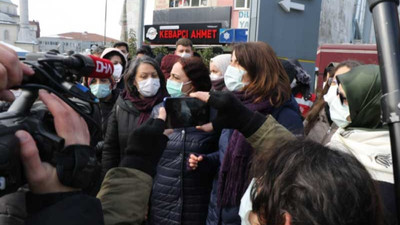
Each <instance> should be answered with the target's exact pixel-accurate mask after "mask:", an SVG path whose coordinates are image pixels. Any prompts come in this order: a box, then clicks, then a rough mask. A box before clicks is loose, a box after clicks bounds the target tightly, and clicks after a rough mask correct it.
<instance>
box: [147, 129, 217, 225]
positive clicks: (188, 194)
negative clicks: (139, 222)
mask: <svg viewBox="0 0 400 225" xmlns="http://www.w3.org/2000/svg"><path fill="white" fill-rule="evenodd" d="M218 138H219V135H217V134H215V133H205V132H202V131H198V130H196V129H195V128H187V129H186V132H184V131H183V129H175V130H174V133H172V134H171V135H169V141H168V143H167V147H166V149H165V150H164V152H163V155H162V156H161V159H160V161H159V163H158V166H157V174H156V176H155V177H154V181H153V192H152V196H151V199H150V202H151V203H150V214H149V224H151V225H156V224H157V225H158V224H163V225H167V224H174V225H175V224H199V225H200V224H201V225H202V224H205V220H206V217H207V209H208V203H209V200H210V192H211V187H212V180H213V178H214V175H215V172H216V171H213V172H210V173H202V172H200V171H197V170H194V171H193V170H190V169H189V168H188V164H187V160H188V157H189V155H190V154H191V153H194V154H210V153H212V152H215V151H217V150H218V147H217V142H218Z"/></svg>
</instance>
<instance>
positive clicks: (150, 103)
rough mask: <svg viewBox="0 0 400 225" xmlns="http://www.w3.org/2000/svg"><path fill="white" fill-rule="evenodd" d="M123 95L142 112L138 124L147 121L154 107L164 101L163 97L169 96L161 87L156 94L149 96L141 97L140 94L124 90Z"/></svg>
mask: <svg viewBox="0 0 400 225" xmlns="http://www.w3.org/2000/svg"><path fill="white" fill-rule="evenodd" d="M122 97H123V98H124V100H128V101H130V102H132V104H133V105H134V106H135V107H136V109H137V110H138V111H139V112H140V114H139V120H138V125H141V124H142V123H144V122H145V121H147V119H149V117H150V114H151V111H152V110H153V107H154V106H155V105H157V104H158V103H160V102H162V101H163V99H164V98H165V97H167V94H166V93H165V91H162V90H161V88H160V90H159V91H158V92H157V94H156V95H155V96H153V97H149V98H140V97H139V95H134V94H131V93H130V92H129V91H127V90H124V91H123V92H122Z"/></svg>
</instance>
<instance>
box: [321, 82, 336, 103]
mask: <svg viewBox="0 0 400 225" xmlns="http://www.w3.org/2000/svg"><path fill="white" fill-rule="evenodd" d="M337 89H338V87H337V86H336V85H335V86H330V87H329V89H328V92H327V93H326V94H325V95H324V100H325V102H326V103H328V105H329V104H330V103H331V102H332V101H333V100H334V99H335V98H337Z"/></svg>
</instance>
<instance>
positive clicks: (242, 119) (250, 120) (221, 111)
mask: <svg viewBox="0 0 400 225" xmlns="http://www.w3.org/2000/svg"><path fill="white" fill-rule="evenodd" d="M190 96H191V97H195V98H198V99H200V100H202V101H204V102H208V103H209V104H210V106H211V107H213V108H215V109H217V110H218V114H217V118H216V119H214V120H213V121H212V122H211V123H208V124H205V125H203V126H199V127H197V128H198V129H200V130H203V131H206V132H210V131H212V130H214V129H215V130H221V129H223V128H230V129H237V130H238V131H240V132H241V133H242V134H243V135H244V136H245V137H246V138H247V140H248V142H249V143H250V144H251V145H252V147H253V148H254V149H257V150H268V149H271V148H278V147H279V146H280V145H282V144H284V143H286V141H288V140H291V139H294V138H295V137H294V136H293V134H292V133H291V132H290V131H288V130H287V129H286V128H285V127H283V126H282V125H281V124H279V123H278V122H277V121H276V120H275V119H274V118H273V117H272V116H271V115H268V116H264V115H262V114H260V113H258V112H253V111H251V110H250V109H248V108H247V107H246V106H244V105H243V104H242V103H241V102H240V101H239V100H238V99H237V98H236V97H235V96H234V95H233V94H232V93H230V92H218V91H214V92H210V93H209V92H195V93H191V94H190ZM272 140H276V141H272Z"/></svg>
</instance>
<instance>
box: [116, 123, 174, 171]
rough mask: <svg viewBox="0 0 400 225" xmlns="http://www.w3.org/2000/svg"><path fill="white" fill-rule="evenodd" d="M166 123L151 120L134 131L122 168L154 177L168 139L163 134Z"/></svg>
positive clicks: (130, 136)
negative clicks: (132, 169) (135, 170)
mask: <svg viewBox="0 0 400 225" xmlns="http://www.w3.org/2000/svg"><path fill="white" fill-rule="evenodd" d="M164 129H165V122H164V121H163V120H161V119H149V120H148V121H146V122H145V123H144V124H142V125H141V126H140V127H139V128H137V129H136V130H134V131H133V132H132V133H131V134H130V135H129V139H128V145H127V147H126V149H125V154H124V156H123V158H122V160H121V163H120V166H122V167H129V168H134V169H138V170H140V171H143V172H145V173H147V174H149V175H150V176H154V174H155V172H156V167H157V164H158V161H159V160H160V157H161V155H162V152H163V151H164V149H165V147H166V145H167V141H168V137H167V136H165V135H164V134H163V132H164Z"/></svg>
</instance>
